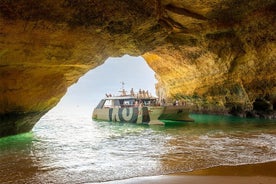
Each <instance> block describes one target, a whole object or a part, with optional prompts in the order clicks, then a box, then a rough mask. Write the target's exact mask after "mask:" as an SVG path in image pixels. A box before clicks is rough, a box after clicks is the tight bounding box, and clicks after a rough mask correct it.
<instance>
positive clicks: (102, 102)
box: [96, 100, 105, 109]
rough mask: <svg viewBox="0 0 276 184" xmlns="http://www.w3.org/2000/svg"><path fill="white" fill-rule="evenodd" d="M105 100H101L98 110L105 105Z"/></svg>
mask: <svg viewBox="0 0 276 184" xmlns="http://www.w3.org/2000/svg"><path fill="white" fill-rule="evenodd" d="M104 102H105V100H101V101H100V103H99V104H98V105H97V107H96V108H97V109H101V108H102V107H103V105H104Z"/></svg>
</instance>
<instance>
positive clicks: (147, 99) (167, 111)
mask: <svg viewBox="0 0 276 184" xmlns="http://www.w3.org/2000/svg"><path fill="white" fill-rule="evenodd" d="M140 91H141V90H140ZM121 92H122V95H120V96H112V95H106V98H104V99H102V100H101V101H100V103H99V104H98V105H97V107H96V108H95V109H94V110H93V115H92V118H93V119H95V120H104V121H115V122H128V123H138V124H142V123H143V124H160V125H163V124H164V122H162V121H161V120H172V121H194V120H193V119H191V118H190V117H189V111H188V109H187V108H185V107H184V106H165V105H162V106H161V105H159V104H158V103H157V100H158V99H157V98H156V97H152V96H151V95H148V93H145V92H144V93H141V92H139V93H138V94H137V95H135V94H134V93H133V90H132V92H131V94H129V95H126V91H125V90H124V89H123V90H122V91H121Z"/></svg>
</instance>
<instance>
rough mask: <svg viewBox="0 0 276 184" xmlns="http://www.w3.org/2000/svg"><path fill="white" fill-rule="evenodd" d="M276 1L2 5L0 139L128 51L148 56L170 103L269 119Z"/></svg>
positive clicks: (274, 93) (6, 0)
mask: <svg viewBox="0 0 276 184" xmlns="http://www.w3.org/2000/svg"><path fill="white" fill-rule="evenodd" d="M275 4H276V3H275V1H272V0H267V1H265V2H264V1H261V0H252V1H250V2H243V1H237V0H226V1H225V0H224V1H222V0H187V1H180V0H161V1H160V0H133V1H127V0H119V1H116V2H115V1H112V0H106V1H101V0H62V1H58V2H57V1H55V0H42V1H33V0H16V1H11V0H1V1H0V9H1V11H0V75H1V83H0V92H1V96H0V104H1V105H0V114H1V115H0V117H1V122H0V137H1V136H6V135H12V134H17V133H22V132H26V131H29V130H31V129H32V127H33V126H34V124H35V123H36V122H37V121H38V120H39V118H40V117H41V116H42V115H43V114H45V113H46V112H47V111H48V110H50V109H51V108H52V107H54V106H55V105H56V104H57V103H58V101H59V100H60V98H61V97H62V96H63V95H64V94H65V92H66V89H67V88H68V87H69V86H70V85H72V84H73V83H75V82H77V80H78V78H79V77H80V76H82V75H84V74H85V73H86V72H87V71H89V70H90V69H93V68H94V67H96V66H99V65H101V64H102V63H103V62H104V61H105V60H106V59H107V58H108V57H111V56H112V57H119V56H122V55H124V54H130V55H134V56H139V55H142V56H143V57H144V58H145V59H146V61H147V62H148V64H149V65H150V67H151V68H152V69H153V70H154V71H155V72H156V76H157V79H158V81H159V83H158V84H157V86H156V87H157V92H158V93H159V92H160V93H161V92H162V93H164V94H163V95H164V96H165V97H166V98H167V99H168V101H169V100H174V99H180V100H183V101H185V102H187V104H190V105H191V106H192V107H193V108H194V110H198V111H218V112H229V111H231V112H232V113H241V112H242V113H243V112H244V111H248V112H249V111H250V112H253V111H252V110H254V109H255V110H258V111H260V110H262V109H265V110H266V112H271V111H272V112H273V110H274V111H275V99H276V87H275V86H276V81H275V80H276V76H275V75H276V74H275V72H274V71H275V69H276V62H275V58H276V57H275V53H276V52H275V48H276V47H275V27H276V26H275V21H274V20H275V12H276V11H275V7H276V6H275ZM95 80H98V79H95ZM256 99H257V100H256ZM255 114H256V113H255ZM251 115H252V116H254V113H251Z"/></svg>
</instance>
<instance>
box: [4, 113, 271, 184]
mask: <svg viewBox="0 0 276 184" xmlns="http://www.w3.org/2000/svg"><path fill="white" fill-rule="evenodd" d="M76 114H77V113H76ZM76 114H75V115H74V114H70V115H68V114H67V115H66V114H61V113H58V112H51V113H49V114H47V115H46V116H45V117H43V118H42V119H41V120H40V122H39V123H38V124H37V125H36V127H35V128H34V130H33V132H32V133H28V134H22V135H18V136H12V137H8V138H3V139H0V175H1V178H0V183H22V182H23V183H41V182H44V183H47V182H48V183H88V182H89V183H93V182H102V181H113V180H119V179H126V178H132V177H137V176H150V175H160V174H168V173H174V172H185V171H191V170H197V169H202V168H209V167H213V166H218V165H239V164H245V163H246V164H248V163H260V162H268V161H273V160H276V122H275V121H264V120H258V121H257V120H251V119H241V118H233V117H224V116H208V115H192V117H193V118H194V119H195V120H196V121H195V122H193V123H183V124H179V123H178V124H174V125H166V126H147V125H135V124H122V123H112V122H95V121H92V120H91V119H90V117H85V116H83V115H81V114H77V115H76Z"/></svg>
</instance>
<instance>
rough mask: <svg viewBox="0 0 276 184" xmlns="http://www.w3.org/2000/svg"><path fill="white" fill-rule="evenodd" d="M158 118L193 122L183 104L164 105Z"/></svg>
mask: <svg viewBox="0 0 276 184" xmlns="http://www.w3.org/2000/svg"><path fill="white" fill-rule="evenodd" d="M159 120H171V121H184V122H193V121H194V120H193V119H192V118H190V117H189V110H188V109H187V108H185V106H165V108H164V110H163V112H162V114H161V115H160V117H159Z"/></svg>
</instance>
